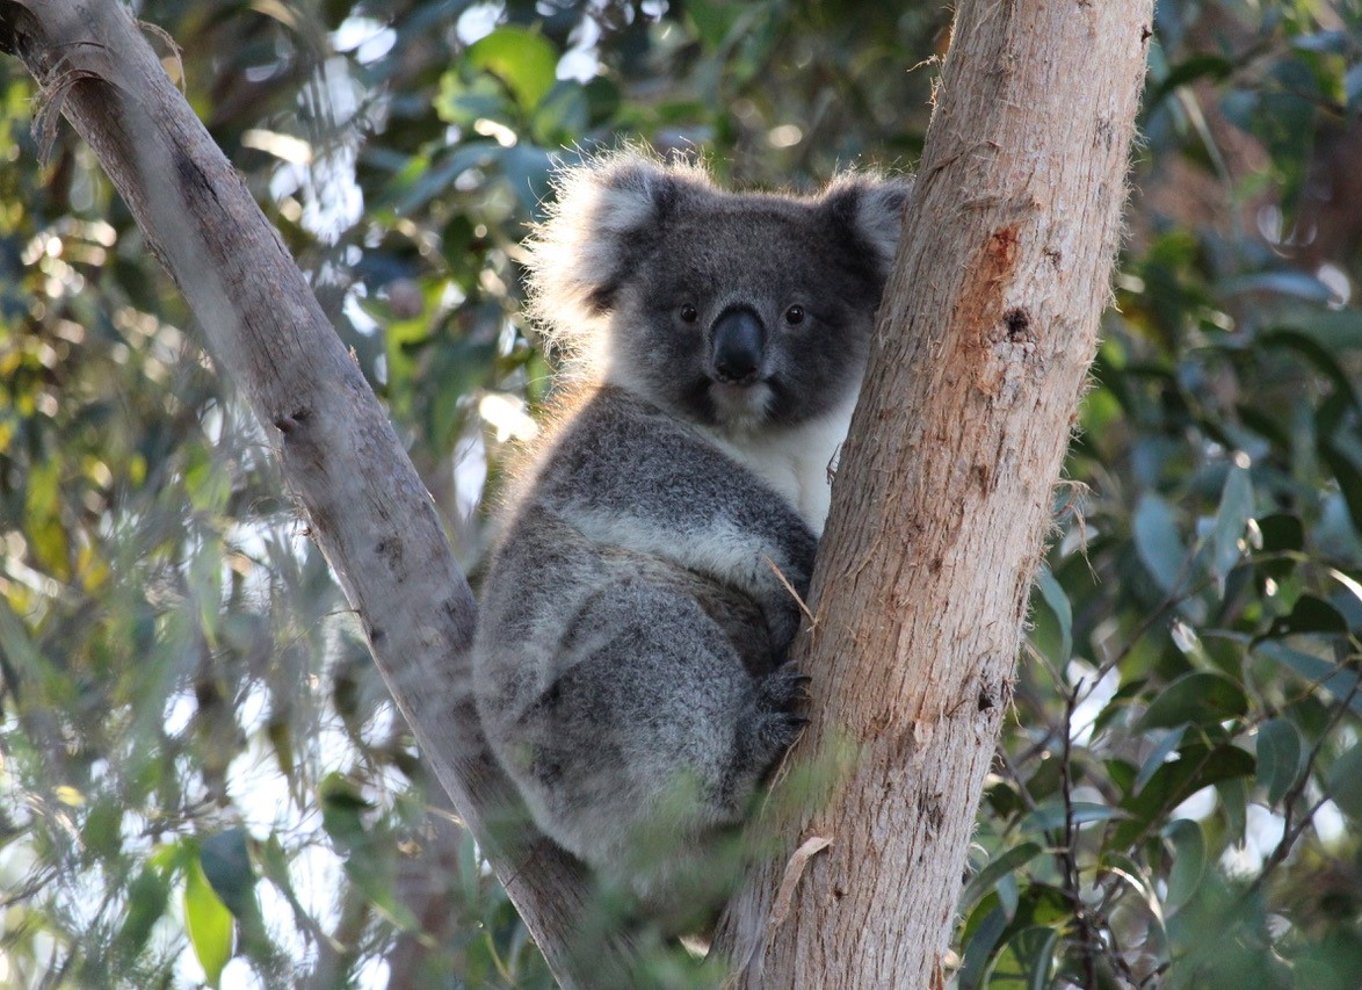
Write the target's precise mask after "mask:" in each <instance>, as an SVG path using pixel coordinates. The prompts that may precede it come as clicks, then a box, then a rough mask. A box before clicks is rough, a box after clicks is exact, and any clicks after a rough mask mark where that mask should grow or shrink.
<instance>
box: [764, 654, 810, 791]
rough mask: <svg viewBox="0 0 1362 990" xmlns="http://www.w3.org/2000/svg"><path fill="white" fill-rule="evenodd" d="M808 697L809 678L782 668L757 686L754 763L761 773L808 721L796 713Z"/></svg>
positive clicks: (797, 735)
mask: <svg viewBox="0 0 1362 990" xmlns="http://www.w3.org/2000/svg"><path fill="white" fill-rule="evenodd" d="M808 696H809V677H808V676H807V675H805V674H801V673H800V672H799V669H798V668H797V667H795V666H794V665H793V664H788V663H787V664H783V665H782V666H780V667H777V668H776V669H775V670H773V671H772V672H771V673H769V674H767V675H766V676H765V677H763V678H762V679H761V681H760V682H759V683H758V684H757V717H756V720H755V722H754V724H753V726H752V736H753V738H752V751H753V757H754V762H756V763H757V764H758V765H759V766H761V767H762V768H763V769H766V768H769V767H770V766H771V764H773V763H775V761H776V760H777V759H778V758H779V757H780V755H781V754H782V753H784V752H785V750H787V749H789V748H790V745H791V744H792V743H793V742H794V741H795V740H796V739H797V738H798V737H799V733H800V730H801V729H803V728H804V726H806V725H808V724H809V720H808V719H807V718H805V717H804V716H803V715H801V714H799V713H798V712H797V711H796V710H795V709H796V708H798V707H799V705H800V703H801V702H802V701H804V700H806V699H807V698H808Z"/></svg>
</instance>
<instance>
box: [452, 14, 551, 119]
mask: <svg viewBox="0 0 1362 990" xmlns="http://www.w3.org/2000/svg"><path fill="white" fill-rule="evenodd" d="M464 57H465V59H466V60H467V62H468V64H469V65H471V66H473V67H474V68H478V69H483V70H485V71H488V72H491V73H493V74H494V75H495V76H497V78H499V79H500V80H501V81H502V82H504V83H505V84H506V86H507V88H509V89H510V90H511V92H512V93H513V94H514V95H515V98H516V102H517V103H519V104H520V107H521V109H522V110H523V111H525V112H526V113H528V112H530V111H532V110H533V109H534V108H535V107H537V106H538V105H539V101H540V100H542V99H543V98H544V97H545V96H546V95H548V92H549V90H550V89H552V88H553V82H554V71H555V69H556V68H557V66H558V52H557V51H556V50H555V49H554V47H553V45H552V43H550V42H549V41H548V40H547V39H545V38H544V36H543V35H541V34H539V33H538V32H537V31H531V30H528V29H526V28H522V27H516V26H514V25H508V26H505V27H499V28H497V29H496V30H495V31H493V32H492V33H491V34H489V35H487V36H486V37H485V38H481V39H479V40H478V41H476V42H474V43H473V45H472V46H470V47H469V49H468V52H467V53H466V54H465V56H464Z"/></svg>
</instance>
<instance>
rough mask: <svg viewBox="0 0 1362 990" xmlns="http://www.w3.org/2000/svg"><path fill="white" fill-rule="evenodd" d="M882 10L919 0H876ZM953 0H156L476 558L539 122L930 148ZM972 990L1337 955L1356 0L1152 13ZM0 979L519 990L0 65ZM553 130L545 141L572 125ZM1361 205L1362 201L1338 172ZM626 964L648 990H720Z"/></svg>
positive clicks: (1215, 983) (1354, 978)
mask: <svg viewBox="0 0 1362 990" xmlns="http://www.w3.org/2000/svg"><path fill="white" fill-rule="evenodd" d="M903 6H907V7H908V9H903V10H901V9H897V8H898V7H903ZM948 13H949V12H948V11H947V10H945V9H944V8H941V7H938V6H937V5H935V4H931V5H926V4H923V5H892V4H888V5H880V4H863V3H851V2H846V0H841V2H827V3H818V4H812V3H799V2H792V0H760V2H755V3H743V4H737V3H727V2H721V0H688V2H685V3H680V2H673V3H663V2H653V0H647V2H643V0H640V2H610V3H592V4H583V3H572V2H563V3H553V4H543V3H541V4H535V3H530V2H528V0H506V2H504V3H499V4H473V3H471V2H469V0H452V2H448V3H442V4H432V3H417V2H414V0H391V2H383V3H366V4H357V3H354V2H353V0H334V2H327V3H321V4H311V5H289V4H256V3H246V2H242V0H198V2H196V3H193V4H185V3H170V2H166V0H151V2H148V3H145V4H143V5H142V6H141V7H140V9H139V16H141V17H142V18H143V19H145V20H148V21H151V22H153V23H155V24H158V25H160V26H161V27H163V28H165V29H166V30H167V31H169V33H170V34H171V36H173V37H174V38H175V40H176V42H177V43H178V44H179V45H180V46H182V48H183V55H182V63H183V65H184V67H185V75H186V78H185V82H184V84H185V87H186V93H187V95H188V97H189V99H190V100H191V102H192V103H193V105H194V106H195V108H196V109H197V110H198V111H199V113H200V114H201V116H202V117H203V118H204V119H205V120H206V121H207V122H208V124H209V126H210V128H211V130H212V132H213V135H214V137H215V138H216V139H217V140H218V141H219V143H220V144H221V145H222V146H223V148H224V149H225V150H226V152H227V154H228V156H229V157H230V158H231V159H232V160H233V162H235V163H236V164H237V166H238V168H240V169H241V171H242V173H243V175H244V177H245V179H246V181H247V182H248V183H249V185H250V187H251V188H252V189H253V190H254V191H255V192H256V194H257V198H258V199H259V200H260V201H261V203H262V204H263V205H264V207H265V209H266V210H267V211H268V212H269V214H270V216H271V219H272V220H273V221H274V222H275V223H276V224H277V226H278V227H279V229H280V231H281V233H282V235H283V237H284V238H285V241H286V243H287V244H288V246H289V248H290V249H291V250H292V252H293V253H294V254H295V256H297V257H298V258H299V260H300V263H301V264H302V265H303V266H304V267H305V268H306V269H307V270H308V271H309V272H311V273H312V274H313V276H314V283H315V284H316V286H317V291H318V295H319V298H320V299H321V300H322V302H323V305H324V306H325V307H326V308H327V310H328V312H329V313H330V314H331V315H332V317H333V320H334V322H335V324H336V326H337V330H338V332H339V333H341V334H342V337H343V339H344V340H345V342H346V343H347V345H349V346H351V347H352V348H353V349H354V352H355V354H356V357H357V359H358V361H359V362H360V365H361V367H362V368H363V369H364V371H365V373H366V374H367V375H368V376H369V378H370V380H371V381H372V382H373V384H374V385H375V388H376V389H377V390H378V391H379V393H380V395H381V396H382V397H383V398H384V400H385V401H386V402H387V404H388V407H389V409H390V410H391V412H392V415H393V417H394V420H395V421H396V422H397V424H398V426H399V429H400V430H401V432H402V435H403V436H404V437H405V438H406V440H407V442H408V444H409V445H410V448H411V451H412V454H413V457H414V460H415V461H416V463H417V464H418V467H419V469H420V470H421V471H422V473H423V475H424V477H425V480H426V482H427V484H428V485H429V486H430V488H431V491H432V493H433V494H434V495H435V497H436V499H437V501H438V503H439V504H440V506H441V508H442V509H443V511H444V513H445V517H446V519H447V520H448V524H449V529H450V533H451V537H452V539H453V541H454V543H455V546H456V548H457V552H458V553H459V554H460V555H461V557H462V560H463V563H464V564H465V565H466V566H468V567H469V568H470V569H471V570H473V571H474V573H476V567H477V562H478V560H479V558H480V556H481V554H482V551H483V548H484V546H485V539H486V534H485V531H484V526H483V522H482V518H483V517H482V515H481V513H480V511H479V508H478V507H479V505H480V503H481V501H482V500H483V498H484V494H485V492H495V489H496V486H497V483H498V467H499V464H500V463H501V460H502V457H503V454H504V448H505V445H506V443H507V441H508V440H509V439H511V438H512V437H514V436H516V435H518V434H521V433H523V432H525V431H526V430H527V429H528V427H527V426H526V423H527V420H526V412H527V411H532V410H533V409H535V408H536V407H537V406H538V405H539V404H540V403H541V402H542V401H543V399H544V397H545V392H546V387H547V377H548V373H549V372H548V369H549V364H548V363H547V362H546V360H545V358H544V357H543V356H542V355H541V354H540V353H539V352H538V351H537V350H536V349H535V348H534V346H533V344H532V341H531V340H530V339H529V338H528V336H527V334H526V332H525V328H524V327H523V325H522V322H521V317H520V315H519V287H518V286H519V269H518V267H517V264H518V247H517V242H518V240H519V238H520V237H521V236H522V235H523V233H524V230H525V224H526V222H527V221H530V220H532V219H534V217H535V216H536V213H537V210H538V204H539V202H540V200H541V199H542V197H543V196H545V195H547V191H548V188H549V187H548V181H547V179H548V169H549V166H550V162H551V159H552V156H553V155H555V154H558V153H560V151H561V150H562V149H564V148H572V147H574V146H578V145H582V146H588V147H589V146H591V145H592V144H593V143H596V142H605V143H610V142H613V141H615V140H617V139H618V138H619V137H620V136H635V135H637V136H642V137H644V138H646V139H648V140H650V141H652V142H653V143H655V144H657V145H658V146H660V147H663V148H681V149H684V148H689V147H696V148H699V149H702V150H703V151H705V152H706V153H708V154H711V155H712V156H713V157H714V162H715V166H716V169H717V171H718V172H719V173H720V175H721V176H722V177H723V178H725V179H726V180H731V181H734V182H738V183H746V182H755V183H764V184H773V185H805V184H813V183H815V182H817V181H819V180H820V179H821V178H823V177H825V176H826V175H828V174H829V173H830V172H831V171H832V170H833V169H834V168H835V167H836V166H837V165H838V164H839V163H845V162H847V161H851V160H855V159H857V158H859V157H862V156H864V157H866V158H868V159H870V160H872V161H875V162H879V163H885V164H899V165H901V166H904V167H908V166H911V164H912V162H913V160H914V159H915V158H916V156H917V153H918V152H919V150H920V148H921V141H922V136H923V133H924V131H925V127H926V120H927V114H928V98H929V93H930V85H931V82H932V78H933V74H934V70H933V69H932V68H930V67H921V68H917V69H916V70H914V71H908V70H909V69H910V68H911V67H913V66H915V65H917V64H918V63H919V62H922V61H923V60H924V59H927V58H929V57H930V56H931V55H933V54H934V53H936V52H938V51H939V50H940V49H941V48H942V46H943V45H944V39H945V31H946V27H947V23H948ZM1155 27H1156V36H1155V39H1154V41H1155V46H1154V49H1153V56H1152V59H1151V76H1150V82H1149V86H1148V90H1147V94H1146V108H1145V112H1144V119H1143V121H1142V129H1143V134H1144V137H1145V143H1144V148H1143V151H1142V153H1141V160H1140V161H1139V163H1138V165H1137V168H1136V172H1135V180H1136V181H1135V184H1136V188H1137V190H1138V191H1139V195H1138V196H1137V197H1136V199H1135V201H1134V203H1133V205H1132V208H1131V210H1130V212H1129V218H1130V229H1131V236H1130V241H1129V244H1128V247H1127V251H1126V254H1125V256H1124V257H1123V259H1122V264H1121V271H1122V273H1123V274H1122V276H1121V278H1120V280H1119V282H1118V292H1117V303H1118V306H1117V307H1116V308H1115V309H1114V310H1113V311H1112V312H1111V313H1110V314H1108V316H1107V318H1106V325H1105V335H1104V342H1103V344H1102V347H1101V350H1100V353H1099V354H1098V359H1097V365H1096V368H1095V372H1094V377H1093V388H1092V390H1091V391H1090V392H1089V393H1088V395H1087V396H1086V398H1085V400H1084V404H1083V409H1082V412H1081V418H1080V421H1079V423H1078V424H1077V425H1078V431H1077V438H1076V441H1075V444H1074V447H1073V450H1072V452H1071V456H1070V459H1069V464H1068V476H1069V478H1070V479H1071V481H1072V482H1073V484H1072V487H1071V488H1069V489H1066V490H1065V492H1064V493H1063V494H1064V497H1063V498H1062V499H1060V500H1059V501H1058V502H1057V505H1056V513H1057V518H1058V525H1059V537H1058V539H1057V540H1056V541H1055V544H1054V547H1053V549H1052V550H1051V552H1050V555H1049V559H1048V562H1047V563H1048V566H1047V568H1046V569H1045V570H1044V571H1043V573H1042V574H1041V576H1040V579H1039V580H1038V582H1037V585H1036V590H1035V593H1034V596H1033V609H1032V622H1033V627H1032V629H1031V635H1030V640H1029V645H1028V649H1027V651H1026V654H1025V655H1024V656H1023V657H1022V658H1021V660H1020V664H1019V667H1018V673H1017V682H1016V686H1015V688H1016V689H1015V701H1016V704H1015V718H1014V719H1013V720H1012V721H1011V722H1010V724H1009V725H1008V727H1007V730H1006V734H1005V738H1004V740H1003V742H1002V745H1001V747H1000V751H999V759H998V761H997V764H996V767H995V771H996V772H995V773H994V774H993V775H991V776H990V777H989V779H988V781H987V785H986V793H985V802H984V805H983V807H982V809H981V812H980V818H979V823H978V828H977V832H976V843H975V846H974V848H973V850H972V865H973V867H974V872H973V873H972V875H971V877H970V878H969V879H968V881H967V883H966V884H965V886H964V888H963V890H962V894H961V900H960V912H961V915H960V925H959V929H958V931H957V933H956V940H955V943H954V952H955V956H954V960H953V963H954V965H955V967H956V976H955V980H956V983H957V985H958V986H959V987H961V988H962V990H963V988H972V987H1008V988H1012V987H1017V988H1021V987H1027V988H1030V987H1050V988H1063V987H1070V986H1082V987H1129V986H1154V985H1166V986H1169V987H1188V988H1192V987H1196V988H1210V990H1215V988H1218V987H1236V990H1237V985H1239V984H1243V983H1245V982H1247V981H1250V980H1251V981H1253V985H1256V986H1263V987H1265V988H1268V987H1270V988H1276V987H1302V988H1305V987H1310V988H1314V987H1320V988H1335V987H1337V988H1340V990H1341V988H1352V987H1356V986H1358V985H1359V983H1362V843H1359V840H1358V838H1357V836H1358V835H1359V829H1358V819H1359V818H1362V766H1359V761H1362V731H1359V730H1360V728H1362V723H1359V717H1362V691H1359V679H1358V678H1359V674H1360V673H1362V670H1360V669H1359V656H1358V653H1359V651H1358V632H1359V629H1362V536H1360V535H1359V534H1362V429H1359V425H1360V420H1362V404H1360V402H1359V391H1358V388H1357V385H1356V382H1357V381H1358V380H1359V378H1358V371H1359V364H1362V314H1360V313H1359V310H1358V308H1357V305H1356V294H1357V289H1358V285H1359V278H1360V277H1362V257H1359V244H1362V212H1360V211H1359V210H1358V207H1357V204H1358V203H1359V202H1362V188H1359V186H1358V185H1357V184H1356V180H1355V178H1354V177H1355V176H1356V174H1357V170H1356V162H1357V161H1358V160H1359V158H1360V157H1362V124H1359V112H1360V111H1362V7H1359V4H1358V3H1357V2H1356V0H1333V2H1323V0H1310V2H1306V0H1290V2H1287V0H1275V2H1259V3H1243V2H1239V0H1201V2H1192V0H1181V2H1179V0H1166V2H1163V3H1161V4H1160V9H1159V14H1158V19H1157V23H1156V25H1155ZM0 72H2V73H3V75H0V105H2V106H3V108H4V114H3V117H0V890H3V891H4V895H3V898H0V986H14V987H28V986H39V985H44V986H71V987H91V988H106V987H139V988H141V987H149V988H150V987H182V986H191V985H197V984H198V983H199V982H200V981H203V982H207V983H208V984H210V985H215V986H223V987H234V986H246V985H249V986H265V987H294V986H302V985H309V986H317V987H327V988H330V987H345V986H355V987H370V986H379V985H383V984H384V983H385V982H387V983H388V985H391V986H394V987H396V986H423V987H424V986H431V987H444V986H448V987H456V986H467V987H524V988H539V987H547V986H549V985H550V981H549V977H548V974H547V971H546V969H545V967H544V965H543V962H542V960H541V959H540V958H539V956H538V954H537V952H536V951H535V949H534V947H533V945H532V944H531V943H530V942H529V940H528V936H527V934H526V932H525V929H524V927H523V926H522V925H521V924H520V923H519V921H518V920H517V918H516V916H515V913H514V910H513V908H512V906H511V904H510V902H509V900H508V899H507V897H506V895H505V893H504V892H503V891H502V890H501V889H500V887H499V886H498V885H497V884H496V883H495V882H494V881H493V879H492V878H491V876H490V874H489V872H488V870H487V869H486V867H485V864H484V863H483V862H482V861H481V859H480V857H479V854H478V850H477V847H476V845H475V844H474V843H473V842H472V841H471V840H470V839H469V838H468V836H467V835H466V834H464V833H463V832H462V830H461V829H460V828H459V827H458V825H457V823H456V822H455V821H453V820H452V819H451V817H450V815H449V812H448V809H447V806H446V804H445V803H444V802H443V800H442V799H441V798H440V797H439V794H438V789H437V788H435V787H434V786H433V785H432V784H431V782H430V781H429V780H428V779H427V778H426V776H425V775H424V773H423V771H422V767H421V764H420V761H419V758H418V756H417V754H416V753H415V750H414V747H413V745H412V742H411V739H410V737H409V736H408V735H407V733H406V730H405V727H404V726H403V725H402V724H401V720H400V718H399V717H398V716H397V715H396V713H395V712H394V710H393V709H392V706H391V703H390V702H389V701H388V699H387V696H386V693H385V691H384V689H383V686H382V685H381V683H379V682H378V681H377V679H376V676H375V675H374V673H373V672H372V669H371V665H370V664H369V662H368V659H367V656H366V655H365V653H364V650H363V647H362V645H361V641H362V640H361V637H360V636H359V635H358V633H357V631H356V630H355V628H354V624H353V619H352V617H351V616H350V615H349V614H348V613H347V611H346V609H345V606H344V602H343V599H342V597H341V596H340V594H339V592H338V591H337V589H336V588H335V586H334V583H333V582H332V580H331V578H330V576H329V573H328V571H327V568H326V566H325V562H324V561H323V560H321V559H320V557H319V555H318V554H317V553H316V551H315V549H314V548H313V547H312V546H311V544H310V543H309V542H308V541H307V539H306V533H305V532H304V531H302V530H301V528H300V526H299V524H298V523H297V522H296V521H295V518H294V514H293V512H292V509H291V506H290V505H289V503H288V500H287V498H286V496H284V495H283V494H282V490H281V487H280V484H279V479H278V477H277V475H276V474H275V472H274V470H273V467H272V465H271V463H270V457H269V451H268V443H269V441H268V439H267V437H266V436H265V435H264V434H263V433H262V432H261V431H259V430H258V428H257V427H256V426H255V424H253V423H252V422H251V421H250V420H249V418H248V417H247V416H245V415H244V413H243V411H242V409H241V407H240V405H239V403H238V402H237V401H236V399H235V398H234V397H233V395H232V394H231V392H230V390H229V389H228V388H227V386H226V385H225V384H224V383H222V382H219V381H218V380H217V379H216V377H215V376H214V375H213V374H212V373H211V371H210V370H209V367H208V362H207V361H206V359H205V358H204V356H203V355H202V353H201V352H200V351H199V349H198V347H197V345H196V343H195V330H194V328H193V326H192V323H191V320H190V317H189V315H188V314H187V313H186V312H185V310H184V306H183V303H182V302H181V300H180V299H179V297H178V296H177V294H176V293H175V292H174V290H173V288H172V287H171V286H169V285H168V284H167V282H166V280H165V279H164V277H163V276H162V274H161V273H160V271H159V269H158V268H157V266H156V264H155V262H154V259H153V257H152V255H151V253H150V252H149V251H148V250H147V245H146V244H145V242H144V241H143V239H142V238H141V236H140V234H139V233H138V232H137V230H136V228H135V227H134V226H133V224H132V223H131V220H130V218H129V216H128V214H127V211H126V209H125V208H124V207H123V206H122V204H121V203H120V202H119V201H118V200H117V199H116V197H114V195H113V194H112V193H111V191H110V190H109V187H108V185H107V183H106V182H105V180H104V179H103V178H102V177H101V176H100V174H99V172H98V170H97V168H96V167H95V164H94V162H93V159H92V157H91V155H90V154H89V152H88V151H87V150H85V149H83V148H81V147H80V146H79V145H78V144H77V143H76V142H74V141H73V140H70V139H69V138H63V140H62V141H60V142H59V144H58V146H57V148H56V150H55V153H54V158H53V161H52V162H51V163H50V164H48V165H46V166H43V167H40V166H39V163H38V162H37V160H36V149H35V146H34V142H33V139H32V137H31V135H30V132H29V119H30V117H29V115H30V113H31V109H32V101H33V98H34V95H35V94H34V92H33V88H32V85H31V83H30V82H29V81H28V80H27V78H26V77H25V76H24V75H23V74H22V72H21V71H20V69H19V67H18V66H17V64H15V63H13V62H6V63H4V64H3V65H2V66H0ZM567 154H571V152H570V151H569V152H567ZM1350 182H1351V183H1353V184H1351V185H1350V184H1349V183H1350ZM655 948H656V951H655V952H654V953H652V956H651V957H652V958H653V959H654V967H655V982H656V983H657V985H659V986H672V987H684V986H691V985H704V984H705V983H706V982H712V977H713V972H711V973H709V974H705V973H702V972H700V971H699V970H698V969H697V967H696V965H695V964H694V963H693V961H691V960H689V959H688V958H687V957H686V956H685V955H684V954H681V953H678V952H676V951H675V950H671V949H668V948H666V947H663V946H656V947H655Z"/></svg>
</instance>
